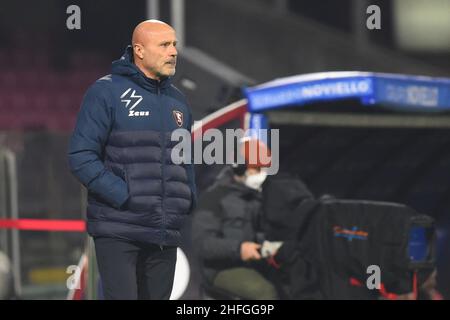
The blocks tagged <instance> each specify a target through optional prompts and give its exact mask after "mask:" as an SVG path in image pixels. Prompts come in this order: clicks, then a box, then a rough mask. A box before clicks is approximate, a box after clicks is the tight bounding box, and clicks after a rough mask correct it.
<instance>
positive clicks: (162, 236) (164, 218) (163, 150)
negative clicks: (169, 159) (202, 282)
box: [157, 83, 166, 250]
mask: <svg viewBox="0 0 450 320" xmlns="http://www.w3.org/2000/svg"><path fill="white" fill-rule="evenodd" d="M157 93H158V99H160V87H159V83H158V84H157ZM160 116H161V126H162V131H161V142H162V143H161V145H162V146H161V153H162V154H161V187H162V196H161V211H162V212H161V213H162V223H163V229H162V234H161V242H162V243H164V238H165V236H164V235H165V232H166V213H165V210H164V198H165V193H166V187H165V181H164V165H165V163H166V142H165V140H166V139H165V138H166V128H165V125H164V106H163V105H162V104H160ZM160 248H161V250H163V247H162V245H160Z"/></svg>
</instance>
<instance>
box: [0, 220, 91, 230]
mask: <svg viewBox="0 0 450 320" xmlns="http://www.w3.org/2000/svg"><path fill="white" fill-rule="evenodd" d="M0 229H18V230H34V231H66V232H85V231H86V223H85V221H84V220H39V219H0Z"/></svg>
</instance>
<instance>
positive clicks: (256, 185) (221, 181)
mask: <svg viewBox="0 0 450 320" xmlns="http://www.w3.org/2000/svg"><path fill="white" fill-rule="evenodd" d="M266 176H267V174H266V172H265V168H262V167H260V166H258V165H246V164H233V165H232V166H226V167H225V168H224V169H223V170H222V171H221V172H220V174H219V175H218V177H217V179H216V182H215V184H214V185H212V186H211V187H210V188H209V189H208V190H206V191H205V192H204V193H203V194H202V195H201V196H200V198H199V202H198V207H197V209H196V210H195V212H194V217H193V232H192V234H193V241H194V247H195V248H196V250H197V254H198V257H199V259H200V262H201V268H202V270H201V272H202V277H203V280H204V281H205V282H206V284H207V285H208V287H211V288H213V289H218V290H219V291H221V292H224V293H225V295H228V296H233V297H238V298H243V299H251V300H259V299H272V300H273V299H278V298H279V294H278V290H277V288H276V286H275V285H274V283H273V281H272V280H271V276H270V275H269V274H266V268H264V265H265V264H266V263H265V262H264V259H263V257H262V253H261V241H260V239H259V238H261V236H260V235H259V230H260V224H261V221H260V219H261V186H262V184H263V182H264V180H265V179H266Z"/></svg>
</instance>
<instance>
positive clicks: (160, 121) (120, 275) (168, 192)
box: [68, 20, 196, 299]
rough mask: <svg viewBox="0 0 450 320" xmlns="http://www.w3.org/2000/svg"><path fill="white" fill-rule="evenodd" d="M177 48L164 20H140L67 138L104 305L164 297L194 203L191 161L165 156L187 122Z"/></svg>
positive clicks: (88, 95) (87, 99) (189, 118)
mask: <svg viewBox="0 0 450 320" xmlns="http://www.w3.org/2000/svg"><path fill="white" fill-rule="evenodd" d="M176 44H177V39H176V35H175V31H174V30H173V28H172V27H171V26H169V25H168V24H166V23H164V22H161V21H157V20H148V21H144V22H142V23H140V24H138V25H137V26H136V28H135V30H134V32H133V36H132V45H131V46H128V47H127V48H126V50H125V54H124V55H123V56H122V57H121V58H120V59H119V60H117V61H114V62H113V64H112V72H111V74H110V75H107V76H105V77H103V78H101V79H99V80H97V81H96V82H95V83H94V84H93V85H91V87H90V88H89V89H88V90H87V93H86V95H85V96H84V99H83V102H82V106H81V109H80V112H79V114H78V119H77V123H76V127H75V129H74V132H73V134H72V137H71V140H70V144H69V151H68V158H69V165H70V168H71V171H72V173H73V174H74V175H75V176H76V177H77V178H78V179H79V181H80V182H81V183H82V184H83V185H84V186H86V188H87V189H88V192H89V197H88V207H87V230H88V233H89V235H91V236H92V237H93V239H94V243H95V249H96V254H97V262H98V267H99V272H100V277H101V280H102V286H103V292H104V296H105V298H106V299H168V298H169V297H170V294H171V290H172V284H173V278H174V271H175V263H176V250H177V247H178V246H179V245H180V244H181V233H180V229H181V228H182V226H183V224H184V221H185V220H186V217H187V216H188V215H189V214H190V212H191V211H192V209H193V208H194V207H195V203H196V188H195V179H194V170H193V166H192V162H191V163H184V164H181V165H177V164H174V163H173V161H172V159H171V152H172V148H173V147H174V146H175V145H176V144H177V143H178V141H171V134H172V132H173V131H174V130H177V129H181V128H182V129H185V130H187V131H186V132H190V130H191V125H192V116H191V112H190V109H189V106H188V104H187V102H186V99H185V97H184V96H183V94H182V93H181V92H180V91H179V90H178V89H177V88H175V87H174V86H173V85H172V84H171V76H173V75H174V74H175V67H176V62H177V49H176ZM191 159H192V157H191Z"/></svg>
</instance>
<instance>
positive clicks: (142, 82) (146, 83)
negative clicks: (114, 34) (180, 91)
mask: <svg viewBox="0 0 450 320" xmlns="http://www.w3.org/2000/svg"><path fill="white" fill-rule="evenodd" d="M111 73H112V74H116V75H120V76H123V77H127V78H130V79H131V80H132V81H133V82H135V83H136V84H138V85H139V86H141V87H143V88H144V89H146V90H148V91H151V92H156V91H157V89H165V88H168V87H169V86H170V85H171V78H170V77H168V78H165V79H163V80H161V81H158V80H154V79H151V78H148V77H147V76H145V74H144V73H143V72H142V71H141V70H139V68H138V67H137V66H136V65H135V64H134V61H133V49H132V47H131V46H128V47H126V49H125V53H124V54H123V56H122V57H121V58H120V59H119V60H115V61H113V63H112V68H111Z"/></svg>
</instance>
